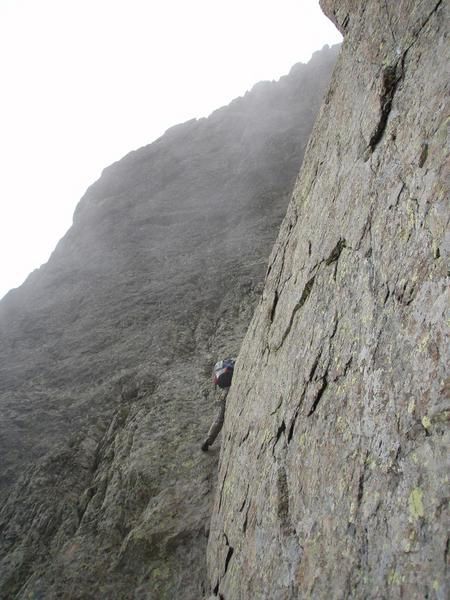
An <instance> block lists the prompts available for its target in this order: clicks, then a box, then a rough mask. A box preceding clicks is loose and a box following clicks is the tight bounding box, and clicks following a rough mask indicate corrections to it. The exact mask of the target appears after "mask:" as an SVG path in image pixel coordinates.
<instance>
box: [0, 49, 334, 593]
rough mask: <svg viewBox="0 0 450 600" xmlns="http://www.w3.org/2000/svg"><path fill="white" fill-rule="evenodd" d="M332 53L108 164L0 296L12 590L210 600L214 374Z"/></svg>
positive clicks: (0, 529) (244, 309)
mask: <svg viewBox="0 0 450 600" xmlns="http://www.w3.org/2000/svg"><path fill="white" fill-rule="evenodd" d="M337 52H338V50H337V48H333V49H329V48H325V49H323V50H322V51H321V52H319V53H316V54H315V55H314V57H313V59H312V60H311V62H310V63H309V64H308V65H297V66H295V67H294V68H293V69H292V71H291V73H290V74H289V76H286V77H284V78H282V79H281V80H280V81H279V82H277V83H268V82H266V83H261V84H258V85H257V86H255V87H254V88H253V90H252V91H251V92H249V93H248V94H246V95H245V96H244V97H243V98H239V99H237V100H235V101H233V102H232V103H231V104H230V105H229V106H228V107H225V108H222V109H220V110H218V111H216V112H215V113H213V114H212V115H211V116H210V117H209V118H208V119H202V120H199V121H192V122H188V123H186V124H184V125H180V126H177V127H175V128H173V129H171V130H169V131H168V132H167V133H166V134H165V135H164V136H163V137H162V138H161V139H159V140H158V141H156V142H155V143H153V144H151V145H150V146H148V147H145V148H142V149H140V150H138V151H136V152H132V153H131V154H129V155H128V156H126V157H125V158H124V159H123V160H121V161H120V162H118V163H116V164H115V165H113V166H111V167H109V168H108V169H106V170H105V171H104V173H103V175H102V177H101V178H100V180H99V181H98V182H97V183H95V184H94V185H93V186H92V187H91V188H90V189H89V190H88V192H87V193H86V195H85V197H84V198H83V199H82V200H81V202H80V204H79V206H78V208H77V210H76V213H75V216H74V223H73V227H72V228H71V229H70V230H69V232H68V233H67V235H66V236H65V238H64V239H63V240H62V241H61V242H60V244H59V245H58V247H57V248H56V250H55V252H54V253H53V255H52V257H51V259H50V261H49V262H48V264H47V265H45V266H44V267H42V268H41V269H40V270H39V271H37V272H34V273H33V274H32V275H31V276H30V277H29V279H28V280H27V282H26V283H25V284H24V285H23V286H22V287H21V288H19V289H18V290H15V291H13V292H11V293H10V294H9V295H8V296H7V297H6V298H5V299H4V300H3V301H2V302H1V304H0V412H1V420H0V456H1V471H0V499H1V501H2V508H1V511H0V597H1V598H2V599H7V598H8V599H9V598H17V599H19V598H27V599H28V598H34V599H35V600H37V599H43V598H45V599H46V600H47V599H51V598H67V599H71V600H73V599H76V598H80V599H81V598H83V599H87V598H92V599H96V600H97V599H98V598H108V599H109V598H112V599H115V598H117V599H122V598H137V599H158V600H163V599H165V598H170V599H172V598H175V597H180V598H183V599H184V600H189V599H195V600H198V599H199V598H200V597H201V596H202V594H203V591H204V589H205V582H206V558H205V557H206V542H207V534H208V526H209V515H210V510H211V503H212V497H213V495H212V492H213V489H214V483H215V480H216V468H217V460H218V451H217V449H213V450H212V451H211V452H210V453H208V454H206V455H205V454H202V453H201V452H200V444H201V441H202V439H203V438H204V436H205V434H206V432H207V430H208V427H209V425H210V423H211V421H212V419H213V416H214V413H215V410H216V408H215V406H214V404H213V402H212V389H211V388H212V385H211V382H210V373H211V367H212V364H213V363H214V361H215V360H217V357H221V356H224V355H230V354H236V353H237V352H238V350H239V346H240V344H241V341H242V338H243V336H244V333H245V330H246V328H247V326H248V323H249V322H250V318H251V315H252V312H253V309H254V305H255V301H256V298H257V297H258V295H259V293H260V291H261V287H260V286H261V284H262V280H263V277H264V270H265V264H266V262H267V259H268V256H269V253H270V250H271V247H272V245H273V242H274V240H275V238H276V235H277V231H278V227H279V224H280V222H281V219H282V218H283V216H284V213H285V210H286V206H287V203H288V199H289V196H290V193H291V191H292V187H293V184H294V181H295V177H296V175H297V173H298V169H299V165H300V163H301V160H302V157H303V151H304V148H305V146H306V143H307V140H308V136H309V133H310V131H311V128H312V124H313V121H314V119H315V116H316V114H317V111H318V108H319V106H320V103H321V100H322V97H323V93H324V91H325V90H326V88H327V85H328V82H329V78H330V76H331V71H332V67H333V65H334V62H335V59H336V56H337Z"/></svg>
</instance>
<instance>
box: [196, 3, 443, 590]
mask: <svg viewBox="0 0 450 600" xmlns="http://www.w3.org/2000/svg"><path fill="white" fill-rule="evenodd" d="M321 3H322V5H323V9H324V11H325V12H326V14H327V15H328V16H329V17H330V18H331V19H332V20H333V21H334V22H335V23H336V25H337V26H338V27H339V28H340V30H341V31H342V32H343V34H344V36H345V38H344V44H343V49H342V52H341V55H340V57H339V59H338V64H337V67H336V69H335V72H334V75H333V79H332V82H331V87H330V89H329V92H328V94H327V97H326V100H325V103H324V105H323V107H322V109H321V112H320V115H319V118H318V121H317V122H316V125H315V128H314V131H313V134H312V137H311V140H310V142H309V145H308V148H307V151H306V154H305V160H304V162H303V166H302V172H301V176H300V178H299V180H298V182H297V184H296V186H295V191H294V194H293V198H292V201H291V203H290V206H289V208H288V213H287V216H286V218H285V220H284V222H283V225H282V228H281V231H280V235H279V238H278V240H277V242H276V244H275V248H274V251H273V253H272V256H271V258H270V261H269V267H268V271H267V278H266V283H265V288H264V292H263V295H262V299H261V302H260V304H259V306H258V307H257V309H256V313H255V316H254V319H253V321H252V324H251V325H250V328H249V330H248V332H247V335H246V338H245V341H244V344H243V347H242V351H241V353H240V355H239V360H238V367H237V373H236V376H235V379H234V382H233V387H232V391H231V393H230V395H229V399H228V405H227V414H226V421H225V428H224V444H223V445H222V450H221V458H220V473H219V482H218V487H217V493H216V498H215V505H214V511H213V519H212V524H211V535H210V541H209V546H208V565H209V577H210V586H211V593H212V597H217V598H222V599H225V600H247V599H249V598H252V600H261V599H268V598H270V599H271V600H287V599H297V598H323V599H329V598H336V599H338V598H339V599H343V598H354V599H380V598H386V599H387V598H389V599H395V598H408V599H410V598H417V599H419V598H420V599H423V598H438V599H442V600H443V599H444V598H447V597H448V595H447V594H448V587H447V586H448V571H447V566H448V564H447V563H448V550H449V539H448V492H449V486H448V473H449V460H448V448H449V430H448V424H449V415H450V412H449V402H448V378H447V372H446V367H447V365H448V337H447V336H448V330H447V323H446V317H445V314H446V310H447V309H448V280H447V275H448V274H447V259H448V239H449V238H448V220H449V212H448V192H449V190H448V183H449V159H448V157H449V143H448V124H449V94H448V92H449V71H448V69H449V65H450V56H449V49H450V44H449V39H448V24H449V14H448V8H449V4H448V2H445V1H443V0H433V1H428V2H420V1H414V0H404V1H402V2H383V1H381V0H367V2H354V1H351V0H345V1H343V2H338V1H337V0H322V2H321Z"/></svg>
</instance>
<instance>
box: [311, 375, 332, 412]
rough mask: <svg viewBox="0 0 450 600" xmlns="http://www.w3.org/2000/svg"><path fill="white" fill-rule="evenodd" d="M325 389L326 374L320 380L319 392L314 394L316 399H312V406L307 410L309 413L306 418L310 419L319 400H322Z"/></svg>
mask: <svg viewBox="0 0 450 600" xmlns="http://www.w3.org/2000/svg"><path fill="white" fill-rule="evenodd" d="M327 387H328V379H327V373H325V375H324V376H323V377H322V379H321V385H320V388H319V390H318V391H317V394H316V397H315V399H314V402H313V403H312V406H311V408H310V409H309V412H308V415H307V416H308V417H310V416H311V415H313V414H314V413H315V411H316V408H317V406H318V404H319V402H320V399H321V398H322V396H323V393H324V392H325V390H326V389H327Z"/></svg>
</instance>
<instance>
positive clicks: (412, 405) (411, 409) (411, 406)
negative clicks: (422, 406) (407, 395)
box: [408, 398, 416, 415]
mask: <svg viewBox="0 0 450 600" xmlns="http://www.w3.org/2000/svg"><path fill="white" fill-rule="evenodd" d="M415 408H416V401H415V400H414V398H413V399H412V400H410V402H409V404H408V412H409V414H410V415H412V414H413V412H414V410H415Z"/></svg>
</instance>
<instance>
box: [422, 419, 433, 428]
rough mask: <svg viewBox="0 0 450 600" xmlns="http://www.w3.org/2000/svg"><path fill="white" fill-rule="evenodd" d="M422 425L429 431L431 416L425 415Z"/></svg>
mask: <svg viewBox="0 0 450 600" xmlns="http://www.w3.org/2000/svg"><path fill="white" fill-rule="evenodd" d="M422 425H423V426H424V428H425V429H426V430H427V431H428V429H430V427H431V420H430V417H428V416H427V415H425V416H424V417H423V418H422Z"/></svg>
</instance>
